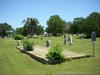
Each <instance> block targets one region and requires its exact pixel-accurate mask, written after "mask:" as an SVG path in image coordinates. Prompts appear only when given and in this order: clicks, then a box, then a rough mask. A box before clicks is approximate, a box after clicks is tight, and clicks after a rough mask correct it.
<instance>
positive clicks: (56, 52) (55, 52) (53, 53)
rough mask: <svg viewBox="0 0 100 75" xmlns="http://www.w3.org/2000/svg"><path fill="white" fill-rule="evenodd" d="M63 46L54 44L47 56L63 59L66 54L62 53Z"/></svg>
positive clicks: (52, 58) (53, 58)
mask: <svg viewBox="0 0 100 75" xmlns="http://www.w3.org/2000/svg"><path fill="white" fill-rule="evenodd" d="M62 51H63V50H62V48H61V47H60V46H59V45H56V46H54V47H53V48H51V49H50V50H49V52H48V53H47V54H46V57H47V58H48V59H51V60H63V59H64V55H63V54H62Z"/></svg>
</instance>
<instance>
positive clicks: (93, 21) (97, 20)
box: [70, 12, 100, 37]
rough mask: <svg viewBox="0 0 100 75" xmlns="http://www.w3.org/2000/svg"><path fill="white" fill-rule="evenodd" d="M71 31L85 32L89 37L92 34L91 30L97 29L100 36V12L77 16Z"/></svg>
mask: <svg viewBox="0 0 100 75" xmlns="http://www.w3.org/2000/svg"><path fill="white" fill-rule="evenodd" d="M70 29H71V30H70V33H74V34H76V33H84V34H85V35H86V36H87V37H90V36H91V32H93V31H95V32H96V35H97V36H98V37H100V13H97V12H93V13H91V14H90V15H89V16H88V17H86V18H83V17H77V18H75V19H74V21H73V22H72V24H71V27H70Z"/></svg>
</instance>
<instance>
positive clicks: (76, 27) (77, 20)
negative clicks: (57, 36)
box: [71, 17, 84, 33]
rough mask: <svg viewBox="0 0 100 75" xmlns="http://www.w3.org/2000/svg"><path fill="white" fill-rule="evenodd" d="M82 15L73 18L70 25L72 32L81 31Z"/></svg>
mask: <svg viewBox="0 0 100 75" xmlns="http://www.w3.org/2000/svg"><path fill="white" fill-rule="evenodd" d="M83 20H84V18H83V17H77V18H74V21H73V24H72V25H71V32H72V33H82V32H83V25H84V24H83Z"/></svg>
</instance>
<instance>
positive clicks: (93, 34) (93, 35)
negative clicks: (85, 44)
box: [91, 31, 96, 42]
mask: <svg viewBox="0 0 100 75" xmlns="http://www.w3.org/2000/svg"><path fill="white" fill-rule="evenodd" d="M91 39H92V41H94V42H95V41H96V33H95V32H94V31H93V32H92V33H91Z"/></svg>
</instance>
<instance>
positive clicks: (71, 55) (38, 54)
mask: <svg viewBox="0 0 100 75" xmlns="http://www.w3.org/2000/svg"><path fill="white" fill-rule="evenodd" d="M49 41H50V40H47V41H46V47H42V46H34V47H33V48H34V49H33V50H32V51H28V50H27V49H26V47H25V48H24V46H20V45H19V40H18V42H17V43H18V46H17V49H19V50H20V51H21V52H23V53H26V54H28V55H29V56H31V57H33V58H34V59H36V60H38V61H40V62H42V63H45V64H53V63H54V64H56V63H57V61H58V60H49V59H47V58H46V54H47V53H48V51H49V49H50V44H51V41H50V42H49ZM62 53H63V54H64V56H65V60H67V61H68V60H70V59H79V58H84V57H89V56H90V55H89V54H79V53H76V52H72V51H69V50H67V49H66V50H63V52H62ZM58 63H59V62H58Z"/></svg>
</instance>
